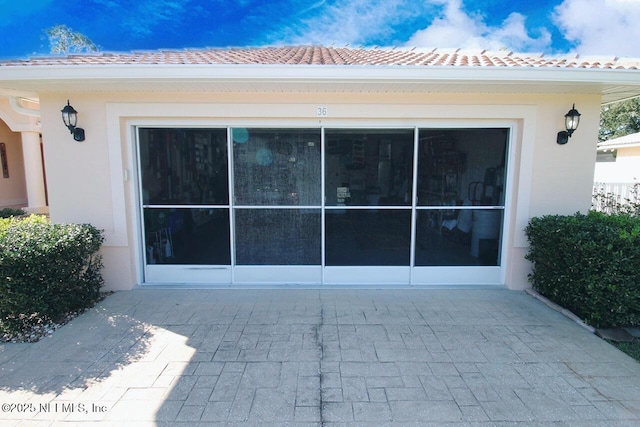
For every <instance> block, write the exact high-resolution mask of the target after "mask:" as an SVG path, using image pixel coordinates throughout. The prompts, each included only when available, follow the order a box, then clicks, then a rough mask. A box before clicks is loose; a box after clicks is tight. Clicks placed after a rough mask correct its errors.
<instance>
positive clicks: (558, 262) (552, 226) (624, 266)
mask: <svg viewBox="0 0 640 427" xmlns="http://www.w3.org/2000/svg"><path fill="white" fill-rule="evenodd" d="M525 231H526V235H527V237H528V238H529V243H530V248H529V253H528V254H527V255H526V258H527V259H528V260H530V261H531V262H533V272H532V273H531V274H530V275H529V280H530V282H531V283H532V285H533V288H534V289H535V290H536V291H538V292H539V293H540V294H542V295H544V296H545V297H547V298H549V299H550V300H552V301H554V302H556V303H557V304H559V305H561V306H563V307H565V308H567V309H569V310H571V311H572V312H573V313H575V314H576V315H578V316H580V318H582V319H583V320H584V321H585V322H586V323H588V324H590V325H592V326H594V327H597V328H610V327H623V326H635V325H640V218H638V217H634V216H630V215H626V214H618V215H606V214H603V213H600V212H593V211H592V212H589V213H588V214H587V215H583V214H575V215H572V216H560V215H549V216H543V217H540V218H533V219H532V220H531V221H530V222H529V225H528V226H527V228H526V230H525Z"/></svg>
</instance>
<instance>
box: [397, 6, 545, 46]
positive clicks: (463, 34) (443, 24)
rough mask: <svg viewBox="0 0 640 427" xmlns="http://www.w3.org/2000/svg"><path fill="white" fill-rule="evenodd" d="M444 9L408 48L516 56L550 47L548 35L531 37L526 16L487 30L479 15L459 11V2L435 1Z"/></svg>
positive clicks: (514, 15)
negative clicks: (509, 52)
mask: <svg viewBox="0 0 640 427" xmlns="http://www.w3.org/2000/svg"><path fill="white" fill-rule="evenodd" d="M435 3H440V4H441V5H443V6H444V9H443V11H442V13H441V15H440V16H438V17H437V18H435V19H434V20H433V21H432V22H431V24H430V25H429V26H428V27H426V28H424V29H422V30H419V31H417V32H416V33H415V34H413V36H411V38H410V39H409V41H408V42H407V43H406V44H407V45H410V46H421V47H448V48H466V49H490V50H499V49H507V50H514V51H519V52H525V51H528V52H531V51H544V50H548V48H549V47H550V45H551V35H550V34H549V32H548V31H547V30H546V29H544V28H542V29H538V32H539V34H540V35H539V36H538V37H532V36H530V35H529V31H528V30H527V27H526V22H525V21H526V18H525V16H523V15H521V14H519V13H515V12H514V13H511V14H510V15H509V16H508V17H507V19H505V20H504V21H503V22H502V23H501V25H500V26H489V25H487V24H486V23H485V20H484V18H483V17H482V16H481V15H470V14H467V13H465V12H464V10H463V9H462V0H438V1H437V2H435Z"/></svg>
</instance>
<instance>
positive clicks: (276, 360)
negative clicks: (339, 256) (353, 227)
mask: <svg viewBox="0 0 640 427" xmlns="http://www.w3.org/2000/svg"><path fill="white" fill-rule="evenodd" d="M0 404H2V412H1V413H0V420H3V421H2V423H1V424H2V425H14V424H15V425H65V426H66V425H74V424H75V423H82V424H83V425H84V424H85V423H87V424H90V423H91V422H94V423H95V424H96V425H123V424H124V422H129V423H130V425H136V426H138V425H142V426H144V425H167V426H174V425H180V424H181V423H184V425H189V426H192V425H203V426H204V425H206V426H217V425H221V426H222V425H226V426H245V425H255V426H265V425H266V426H269V425H270V426H285V425H291V426H342V425H344V426H346V425H349V426H351V425H353V426H403V427H404V426H431V425H432V426H442V425H447V424H448V425H461V426H466V425H469V426H503V425H523V426H535V425H544V426H549V425H553V426H580V427H584V426H637V425H640V364H638V363H637V362H635V361H634V360H633V359H631V358H629V357H627V356H626V355H624V354H623V353H621V352H619V351H618V350H616V349H615V348H613V347H612V346H610V345H608V344H607V343H606V342H604V341H602V340H600V339H599V338H597V337H596V336H594V335H592V334H591V333H589V332H587V331H586V330H585V329H583V328H581V327H579V326H578V325H576V324H575V323H573V322H572V321H570V320H568V319H567V318H565V317H564V316H562V315H561V314H559V313H557V312H555V311H553V310H551V309H549V308H548V307H547V306H545V305H544V304H542V303H541V302H539V301H538V300H536V299H534V298H533V297H531V296H529V295H527V294H525V293H522V292H513V291H507V290H162V289H141V290H135V291H128V292H118V293H116V294H114V295H112V296H110V297H108V298H107V299H106V300H105V301H104V302H102V303H101V304H100V305H99V306H97V307H95V308H94V309H92V310H90V311H89V312H87V313H85V314H84V315H82V316H80V317H79V318H77V319H75V320H73V322H72V323H70V324H68V325H66V326H64V327H63V328H61V329H60V330H58V331H56V332H55V333H54V334H53V336H51V337H48V338H45V339H43V340H41V341H40V342H38V343H35V344H2V345H0ZM198 423H199V424H198Z"/></svg>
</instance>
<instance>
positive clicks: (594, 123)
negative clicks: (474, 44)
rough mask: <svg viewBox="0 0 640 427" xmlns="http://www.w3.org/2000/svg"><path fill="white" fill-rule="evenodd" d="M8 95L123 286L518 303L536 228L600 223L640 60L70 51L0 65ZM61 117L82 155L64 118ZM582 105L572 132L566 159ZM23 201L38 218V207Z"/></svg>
mask: <svg viewBox="0 0 640 427" xmlns="http://www.w3.org/2000/svg"><path fill="white" fill-rule="evenodd" d="M0 95H2V96H3V97H0V101H1V102H0V118H1V119H2V121H4V125H2V124H0V127H2V126H4V128H2V129H4V134H3V133H0V135H5V134H7V135H9V136H7V137H5V138H8V139H7V141H14V142H13V143H12V144H13V145H18V142H21V143H22V148H23V149H22V152H23V161H24V164H25V166H24V167H25V177H26V178H25V187H27V189H28V188H31V187H33V188H36V187H44V185H43V184H42V182H43V179H44V178H43V176H42V175H39V176H35V177H34V176H33V175H31V172H30V171H33V170H37V169H38V168H37V163H38V160H37V158H38V156H36V155H35V148H34V147H36V146H37V144H39V141H38V140H37V139H36V138H35V136H34V134H35V135H38V136H39V135H40V134H41V135H42V146H43V149H44V150H43V151H44V164H45V165H46V183H47V184H46V190H47V196H48V199H47V200H48V209H49V212H50V216H51V219H52V221H54V222H82V223H87V222H88V223H91V224H93V225H95V226H97V227H99V228H102V229H104V231H105V236H106V242H105V244H104V247H103V256H104V263H105V271H104V275H105V279H106V282H107V287H108V288H109V289H112V290H118V289H131V288H133V287H135V286H138V285H141V286H142V285H152V284H164V285H172V286H203V285H206V286H209V285H215V286H229V287H242V286H274V285H277V286H280V285H290V286H357V285H361V286H440V285H445V286H453V285H465V286H482V285H497V286H506V287H508V288H510V289H523V288H526V287H528V286H529V284H528V282H527V274H528V273H529V271H530V265H529V263H528V262H527V261H526V260H525V258H524V256H525V254H526V253H527V246H528V243H527V239H526V236H525V234H524V228H525V227H526V225H527V223H528V221H529V219H530V218H531V217H534V216H539V215H544V214H552V213H553V214H571V213H574V212H576V211H586V210H588V209H589V207H590V203H591V191H592V183H593V175H594V172H593V171H594V164H595V158H596V150H595V142H594V141H595V140H596V138H595V136H596V135H597V132H598V123H599V114H600V106H601V104H602V103H604V102H614V101H616V100H620V99H626V98H629V97H634V96H640V60H633V59H611V58H610V59H602V58H585V59H583V58H579V57H545V56H542V55H528V54H515V53H510V52H486V51H482V52H481V51H476V52H471V51H468V52H465V51H460V50H431V49H429V50H420V49H380V48H376V49H356V48H333V47H331V48H325V47H266V48H246V49H207V50H185V51H153V52H140V53H125V54H98V55H77V56H76V55H74V56H68V57H54V58H35V59H30V60H16V61H6V62H4V63H0ZM68 104H70V105H71V106H73V108H74V109H75V110H77V112H78V115H77V117H78V118H77V126H78V127H80V128H82V129H84V131H85V136H86V138H85V140H84V141H82V142H76V141H74V139H73V138H72V136H71V135H70V132H69V130H68V129H67V128H66V127H65V125H64V124H63V122H62V120H61V114H60V112H61V110H62V109H63V108H64V107H65V106H66V105H68ZM574 104H575V107H576V109H578V110H579V111H580V113H581V121H580V126H579V128H578V129H577V130H576V131H575V132H574V133H573V135H572V136H571V138H570V140H569V142H568V143H567V144H564V145H559V144H557V143H556V134H557V133H558V132H559V131H563V130H564V116H565V114H567V111H568V110H570V109H571V108H572V106H573V105H574ZM16 107H18V108H16ZM18 124H20V125H18ZM6 128H8V131H7V129H6ZM16 134H18V135H19V136H17V135H16ZM3 137H4V136H3ZM11 138H13V139H11ZM25 147H27V148H25ZM28 153H30V154H28ZM11 163H19V159H18V158H17V159H15V160H13V161H12V162H11ZM27 164H28V165H29V166H27ZM34 164H36V166H35V167H34ZM27 193H28V196H27V198H28V203H29V205H33V207H38V206H36V205H39V204H42V203H44V202H43V201H42V200H43V199H42V196H41V195H40V194H42V193H43V190H42V191H41V190H38V189H37V188H36V189H35V190H31V191H27ZM32 194H34V195H33V196H32ZM11 198H12V199H14V200H18V199H20V198H24V196H11ZM7 199H9V198H8V197H7Z"/></svg>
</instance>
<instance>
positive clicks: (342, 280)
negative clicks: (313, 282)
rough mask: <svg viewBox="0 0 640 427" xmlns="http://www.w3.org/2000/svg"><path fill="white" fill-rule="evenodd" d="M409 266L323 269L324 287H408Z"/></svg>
mask: <svg viewBox="0 0 640 427" xmlns="http://www.w3.org/2000/svg"><path fill="white" fill-rule="evenodd" d="M410 280H411V267H409V266H348V267H347V266H344V267H343V266H340V267H335V266H329V267H324V284H325V285H343V284H353V285H381V284H386V285H409V281H410Z"/></svg>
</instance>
